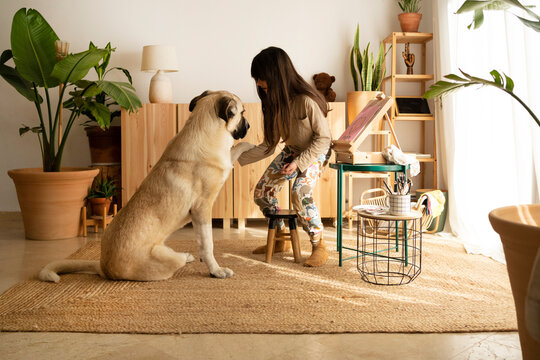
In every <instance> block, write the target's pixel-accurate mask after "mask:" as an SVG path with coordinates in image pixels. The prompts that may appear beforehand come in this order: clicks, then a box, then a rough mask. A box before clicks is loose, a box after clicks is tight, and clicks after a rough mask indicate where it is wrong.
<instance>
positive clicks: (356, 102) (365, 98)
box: [347, 91, 381, 125]
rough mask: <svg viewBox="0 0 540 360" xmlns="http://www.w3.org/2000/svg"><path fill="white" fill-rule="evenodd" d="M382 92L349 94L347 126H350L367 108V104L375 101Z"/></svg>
mask: <svg viewBox="0 0 540 360" xmlns="http://www.w3.org/2000/svg"><path fill="white" fill-rule="evenodd" d="M378 94H381V92H380V91H352V92H348V93H347V116H348V120H347V124H348V125H350V124H351V123H352V122H353V121H354V119H355V118H356V116H358V114H359V113H360V111H362V109H363V108H364V107H366V105H367V103H368V102H370V101H371V100H373V99H375V98H376V97H377V95H378Z"/></svg>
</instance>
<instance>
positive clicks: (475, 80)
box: [424, 0, 540, 126]
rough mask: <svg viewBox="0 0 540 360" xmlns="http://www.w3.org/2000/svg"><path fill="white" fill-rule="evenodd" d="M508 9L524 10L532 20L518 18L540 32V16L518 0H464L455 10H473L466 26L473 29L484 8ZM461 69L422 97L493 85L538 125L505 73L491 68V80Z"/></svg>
mask: <svg viewBox="0 0 540 360" xmlns="http://www.w3.org/2000/svg"><path fill="white" fill-rule="evenodd" d="M510 9H513V10H515V9H518V10H522V11H524V12H525V13H526V14H527V15H528V16H529V17H530V18H532V20H530V19H525V18H523V17H520V16H518V15H516V16H517V17H518V19H519V20H520V21H521V22H522V23H523V24H525V25H526V26H528V27H530V28H531V29H533V30H535V31H536V32H540V16H538V15H537V14H535V13H534V12H532V11H531V10H530V9H528V7H526V6H523V5H522V4H521V3H520V2H519V1H517V0H491V1H472V0H467V1H465V2H464V3H463V4H462V5H461V7H460V8H459V10H458V11H457V13H458V14H462V13H466V12H470V11H473V12H474V18H473V22H472V23H471V24H470V25H469V26H468V27H469V29H470V28H471V27H473V28H474V29H477V28H479V27H480V26H482V23H483V21H484V11H486V10H503V11H509V10H510ZM460 71H461V74H462V75H463V77H461V76H458V75H455V74H449V75H445V76H444V77H445V78H446V80H441V81H437V82H436V83H435V84H433V85H431V87H430V88H429V89H428V91H426V93H425V94H424V98H426V99H431V98H434V97H437V96H443V95H446V94H449V93H451V92H454V91H456V90H459V89H462V88H465V87H468V86H472V85H480V86H493V87H495V88H497V89H500V90H502V91H504V92H506V93H507V94H509V95H510V96H512V97H513V98H514V99H516V100H517V101H518V102H519V103H520V104H521V105H522V106H523V107H524V108H525V110H527V112H528V113H529V114H530V115H531V117H532V118H533V119H534V121H536V123H537V124H538V126H540V120H539V119H538V117H537V116H536V115H535V113H534V112H533V111H532V110H531V108H529V107H528V106H527V104H525V103H524V102H523V100H521V99H520V98H519V97H518V96H517V95H516V94H514V92H513V90H514V81H513V80H512V78H510V76H508V75H506V74H504V73H503V74H502V75H501V74H500V73H499V72H498V71H497V70H492V71H491V72H490V74H491V76H492V78H493V81H491V80H486V79H483V78H480V77H476V76H471V75H469V74H467V73H465V72H464V71H462V70H461V69H460Z"/></svg>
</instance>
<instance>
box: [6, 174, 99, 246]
mask: <svg viewBox="0 0 540 360" xmlns="http://www.w3.org/2000/svg"><path fill="white" fill-rule="evenodd" d="M98 173H99V170H98V169H90V168H73V167H72V168H62V169H61V171H59V172H44V171H43V169H41V168H27V169H15V170H9V171H8V175H9V177H11V178H12V179H13V182H14V183H15V188H16V190H17V198H18V200H19V206H20V208H21V213H22V217H23V223H24V233H25V237H26V238H27V239H32V240H57V239H67V238H72V237H76V236H78V234H79V229H80V221H81V209H82V207H83V206H84V199H85V197H86V195H87V194H88V189H89V188H90V186H91V185H92V181H93V180H94V177H96V175H97V174H98Z"/></svg>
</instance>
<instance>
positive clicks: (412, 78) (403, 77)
mask: <svg viewBox="0 0 540 360" xmlns="http://www.w3.org/2000/svg"><path fill="white" fill-rule="evenodd" d="M394 78H395V79H396V81H398V82H416V81H431V80H433V79H434V76H433V75H427V74H422V75H414V74H413V75H407V74H396V75H394ZM391 79H392V76H387V77H385V78H384V79H383V81H388V80H391Z"/></svg>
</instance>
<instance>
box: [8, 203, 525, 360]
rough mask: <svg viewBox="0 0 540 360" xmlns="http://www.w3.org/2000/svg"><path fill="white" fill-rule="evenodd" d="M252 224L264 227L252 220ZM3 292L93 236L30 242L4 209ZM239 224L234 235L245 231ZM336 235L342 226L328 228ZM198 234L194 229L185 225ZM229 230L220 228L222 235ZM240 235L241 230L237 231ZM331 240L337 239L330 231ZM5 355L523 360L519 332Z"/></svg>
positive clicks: (145, 339) (105, 346) (199, 341)
mask: <svg viewBox="0 0 540 360" xmlns="http://www.w3.org/2000/svg"><path fill="white" fill-rule="evenodd" d="M248 226H249V227H252V226H256V227H261V230H263V229H262V226H263V224H259V223H253V224H252V223H251V222H250V223H248ZM0 229H1V230H0V292H4V291H5V290H6V289H8V288H9V287H11V286H12V285H14V284H16V283H17V282H19V281H21V280H24V279H26V278H28V277H31V276H34V275H35V274H36V273H37V272H38V271H39V269H41V267H42V266H43V265H45V264H46V263H47V262H49V261H51V260H54V259H61V258H65V257H66V256H68V255H69V254H71V253H73V252H74V251H75V250H77V249H78V248H79V247H80V246H81V245H83V244H84V243H85V241H87V240H86V239H84V238H75V239H69V240H59V241H30V240H25V239H24V231H23V227H22V221H21V218H20V214H18V213H0ZM238 231H239V230H238V229H236V228H232V229H231V230H230V232H232V233H234V232H238ZM327 231H329V232H333V231H335V230H334V229H333V228H328V230H327ZM182 233H185V234H186V236H190V237H192V229H191V228H186V229H184V230H182ZM223 235H224V230H223V229H221V228H219V227H216V228H214V236H215V237H216V238H219V237H220V236H223ZM238 235H240V234H238ZM95 237H96V235H94V234H92V233H89V239H92V238H95ZM329 237H330V236H329ZM0 358H1V359H129V360H136V359H190V360H196V359H250V360H251V359H254V360H255V359H280V360H287V359H300V358H308V359H310V360H316V359H397V358H399V359H521V351H520V345H519V338H518V335H517V333H466V334H450V333H449V334H337V335H324V334H322V335H254V334H239V335H224V334H201V335H127V334H81V333H0Z"/></svg>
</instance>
